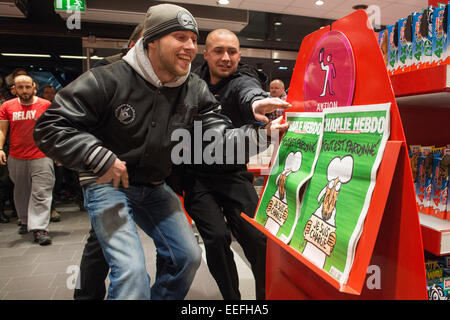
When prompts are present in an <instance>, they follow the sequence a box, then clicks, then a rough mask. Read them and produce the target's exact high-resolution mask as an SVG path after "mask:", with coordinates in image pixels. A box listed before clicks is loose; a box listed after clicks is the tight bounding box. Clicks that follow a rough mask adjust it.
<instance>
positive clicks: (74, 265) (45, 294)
mask: <svg viewBox="0 0 450 320" xmlns="http://www.w3.org/2000/svg"><path fill="white" fill-rule="evenodd" d="M57 209H58V211H59V212H60V213H61V222H58V223H50V227H49V229H50V230H49V234H50V235H51V236H52V238H53V243H52V245H50V246H44V247H42V246H39V245H37V244H35V243H33V242H32V234H31V233H28V234H26V235H19V234H18V233H17V231H18V227H17V220H16V219H12V220H11V222H9V223H7V224H0V300H32V299H33V300H34V299H39V300H71V299H73V288H74V287H75V283H76V277H77V273H78V266H79V263H80V260H81V254H82V252H83V248H84V243H85V241H86V239H87V236H88V232H89V228H90V222H89V217H88V215H87V213H86V212H82V211H79V210H78V207H76V206H74V205H70V204H66V205H62V204H61V205H59V206H57ZM194 229H195V226H194ZM139 234H140V235H141V240H142V243H143V247H144V250H145V255H146V258H147V270H148V272H149V274H150V277H151V278H152V279H154V275H155V263H154V257H155V247H154V245H153V241H152V240H151V239H150V238H149V237H148V236H146V235H145V234H144V233H143V232H142V231H141V230H139ZM200 246H201V247H202V250H203V259H202V263H201V265H200V268H199V270H198V271H197V274H196V276H195V279H194V282H193V284H192V286H191V289H190V291H189V293H188V295H187V297H186V299H189V300H197V299H201V300H218V299H222V296H221V294H220V292H219V290H218V288H217V285H216V283H215V281H214V279H213V278H212V276H211V275H210V273H209V271H208V268H207V266H206V262H205V254H204V247H203V245H202V244H200ZM232 249H233V251H234V253H235V261H236V265H237V267H238V272H239V277H240V291H241V295H242V298H243V299H246V300H253V299H255V285H254V280H253V275H252V273H251V270H250V268H249V265H248V262H247V260H246V259H245V257H244V255H243V253H242V249H241V247H240V246H239V244H237V243H236V242H235V241H234V242H233V244H232ZM107 283H108V281H107Z"/></svg>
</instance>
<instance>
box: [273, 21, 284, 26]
mask: <svg viewBox="0 0 450 320" xmlns="http://www.w3.org/2000/svg"><path fill="white" fill-rule="evenodd" d="M273 25H274V26H282V25H283V23H282V22H281V21H276V22H274V23H273Z"/></svg>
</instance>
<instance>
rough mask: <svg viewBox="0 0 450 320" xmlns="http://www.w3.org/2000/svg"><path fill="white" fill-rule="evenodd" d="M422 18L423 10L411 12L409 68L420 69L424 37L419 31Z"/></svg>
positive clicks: (422, 59) (422, 58)
mask: <svg viewBox="0 0 450 320" xmlns="http://www.w3.org/2000/svg"><path fill="white" fill-rule="evenodd" d="M422 18H423V12H416V13H413V22H412V28H413V30H412V61H411V70H417V69H422V64H423V61H424V55H425V52H424V39H423V37H422V34H421V33H420V26H421V24H422Z"/></svg>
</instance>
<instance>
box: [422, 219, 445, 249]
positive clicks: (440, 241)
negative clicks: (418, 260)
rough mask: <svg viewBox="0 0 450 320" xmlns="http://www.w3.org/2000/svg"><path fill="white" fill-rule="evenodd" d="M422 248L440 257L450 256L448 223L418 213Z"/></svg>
mask: <svg viewBox="0 0 450 320" xmlns="http://www.w3.org/2000/svg"><path fill="white" fill-rule="evenodd" d="M419 219H420V224H421V226H422V240H423V248H424V249H425V250H427V251H428V252H430V253H432V254H434V255H436V256H442V255H446V254H450V221H448V220H442V219H439V218H436V217H433V216H430V215H426V214H421V213H419Z"/></svg>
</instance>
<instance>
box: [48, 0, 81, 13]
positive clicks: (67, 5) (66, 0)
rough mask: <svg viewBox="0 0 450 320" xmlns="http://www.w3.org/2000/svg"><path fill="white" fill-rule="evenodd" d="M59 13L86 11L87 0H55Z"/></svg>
mask: <svg viewBox="0 0 450 320" xmlns="http://www.w3.org/2000/svg"><path fill="white" fill-rule="evenodd" d="M55 10H57V11H82V12H84V11H86V0H55Z"/></svg>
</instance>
